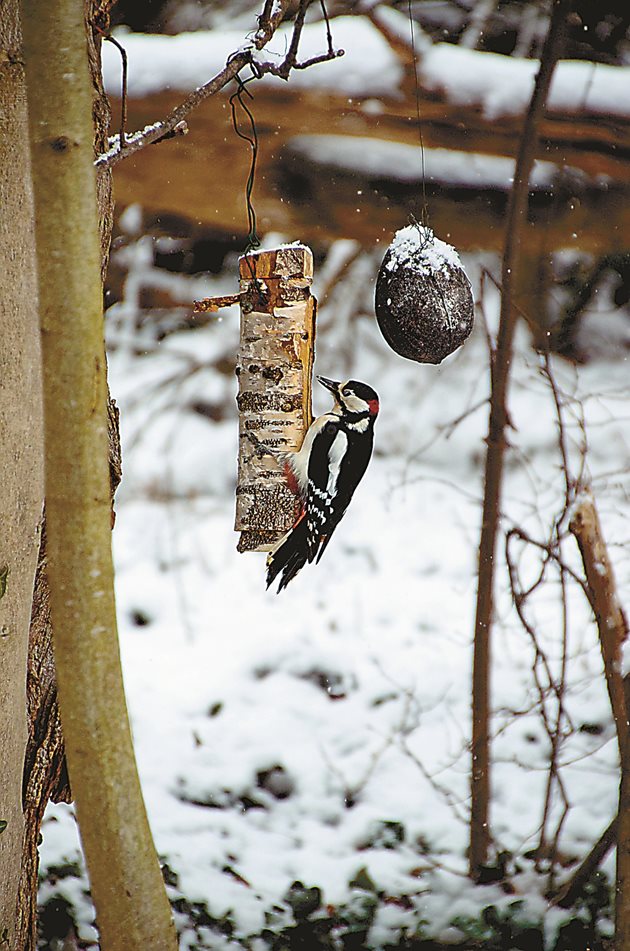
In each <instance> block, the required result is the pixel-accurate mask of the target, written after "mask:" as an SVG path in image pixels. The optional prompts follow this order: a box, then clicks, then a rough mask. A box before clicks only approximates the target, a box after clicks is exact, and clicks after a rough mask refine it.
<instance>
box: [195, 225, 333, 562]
mask: <svg viewBox="0 0 630 951" xmlns="http://www.w3.org/2000/svg"><path fill="white" fill-rule="evenodd" d="M239 274H240V292H239V293H238V294H234V295H229V296H227V297H211V298H207V299H206V300H203V301H196V302H195V311H196V312H197V313H198V312H201V311H211V310H218V309H219V308H221V307H227V306H229V305H231V304H235V303H238V304H239V306H240V310H241V324H240V344H239V351H238V357H237V364H236V375H237V377H238V396H237V405H238V415H239V448H238V476H237V487H236V520H235V530H236V531H237V532H240V539H239V542H238V545H237V548H238V550H239V551H241V552H244V551H268V550H269V549H270V548H272V547H273V545H274V543H275V542H276V541H277V540H278V539H279V538H281V537H282V536H283V535H284V534H285V532H287V531H288V530H289V529H290V528H291V527H292V525H293V523H294V521H295V517H296V506H297V500H296V497H295V495H294V493H293V491H292V490H291V488H290V486H289V484H288V482H287V479H286V475H285V471H284V465H283V462H282V453H284V452H295V451H297V450H298V449H299V448H300V446H301V445H302V441H303V439H304V436H305V434H306V431H307V429H308V427H309V426H310V424H311V421H312V411H311V387H312V372H313V361H314V356H315V315H316V309H317V302H316V300H315V298H314V297H313V295H312V294H311V290H310V288H311V284H312V281H313V254H312V252H311V250H310V249H309V248H307V247H306V246H305V245H302V244H292V245H287V246H284V247H279V248H275V249H273V250H269V251H254V252H251V253H249V254H245V255H243V257H241V259H240V261H239Z"/></svg>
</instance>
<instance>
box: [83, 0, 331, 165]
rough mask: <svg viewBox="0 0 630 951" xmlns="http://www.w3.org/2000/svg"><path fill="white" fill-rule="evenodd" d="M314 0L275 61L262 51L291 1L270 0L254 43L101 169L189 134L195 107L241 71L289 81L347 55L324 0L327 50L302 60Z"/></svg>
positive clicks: (305, 0)
mask: <svg viewBox="0 0 630 951" xmlns="http://www.w3.org/2000/svg"><path fill="white" fill-rule="evenodd" d="M310 3H311V0H300V5H299V7H298V11H297V14H296V17H295V21H294V23H293V29H292V32H291V40H290V43H289V47H288V50H287V52H286V55H285V56H284V58H283V59H282V60H281V61H280V62H279V63H278V62H273V61H272V60H266V59H263V58H261V57H260V55H259V54H260V51H261V50H262V49H263V47H264V46H265V45H266V43H268V42H269V40H270V39H271V38H272V36H273V35H274V33H275V31H276V29H277V27H278V26H279V24H280V22H281V21H282V20H283V18H284V16H285V14H286V12H287V9H288V7H289V0H272V2H270V0H267V2H266V3H265V6H264V8H263V11H262V13H261V15H260V17H259V18H258V30H257V31H256V33H255V34H254V38H253V43H246V44H244V45H242V46H241V47H240V48H238V49H236V50H235V51H234V52H232V53H231V54H230V55H229V56H228V57H227V60H226V61H225V65H224V66H223V68H222V69H220V70H219V72H218V73H216V75H215V76H213V77H212V78H211V79H209V80H208V81H207V82H205V83H203V84H202V85H201V86H198V87H197V88H196V89H194V90H193V92H191V93H190V95H188V96H187V97H186V98H185V99H184V101H183V102H182V103H180V104H179V105H178V106H177V107H176V108H175V109H173V110H172V112H171V113H170V114H169V115H168V116H167V117H166V118H165V119H163V120H161V121H158V122H155V123H152V124H151V125H150V126H147V127H146V128H145V129H143V130H142V131H140V132H135V133H133V134H132V135H130V136H129V137H125V139H124V141H122V142H121V140H120V137H117V138H118V149H116V147H115V144H114V146H113V147H110V148H109V149H108V150H107V152H104V153H102V154H101V155H99V156H98V157H97V159H96V162H95V164H96V166H97V167H98V168H112V167H113V166H114V165H117V164H118V162H120V161H122V159H124V158H128V157H129V156H130V155H133V154H135V153H136V152H139V151H140V149H143V148H146V146H148V145H153V144H154V143H156V142H160V141H162V140H163V139H166V138H170V137H171V136H173V135H180V134H186V131H187V127H186V124H185V122H184V120H185V117H186V116H187V115H188V113H189V112H191V111H192V110H193V109H195V108H196V107H197V106H198V105H199V104H200V103H201V102H203V100H204V99H207V98H209V97H210V96H214V95H216V93H218V92H220V91H221V89H223V88H224V87H225V86H227V84H228V83H229V82H230V81H231V80H233V79H236V78H237V77H239V74H240V72H241V70H243V69H245V68H246V67H249V69H250V71H251V76H249V77H248V79H247V81H249V80H251V79H262V77H263V76H265V75H272V76H277V77H279V78H280V79H285V80H287V79H288V78H289V75H290V73H291V72H292V70H303V69H308V67H309V66H313V65H315V64H316V63H323V62H327V61H328V60H334V59H338V58H339V57H340V56H343V55H344V51H343V50H341V49H335V48H334V45H333V39H332V33H331V30H330V22H329V20H328V15H327V13H326V8H325V5H324V3H323V0H322V2H321V8H322V12H323V15H324V21H325V24H326V38H327V49H326V51H325V52H323V53H319V54H317V55H315V56H311V57H309V58H308V59H305V60H303V61H299V60H298V52H299V47H300V38H301V35H302V30H303V27H304V20H305V17H306V11H307V9H308V7H309V5H310Z"/></svg>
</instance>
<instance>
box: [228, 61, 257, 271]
mask: <svg viewBox="0 0 630 951" xmlns="http://www.w3.org/2000/svg"><path fill="white" fill-rule="evenodd" d="M234 78H235V81H236V83H237V87H236V90H235V91H234V92H233V93H232V95H231V96H230V108H231V110H232V127H233V128H234V131H235V132H236V134H237V135H238V137H239V138H240V139H244V140H245V141H246V142H248V143H249V147H250V149H251V152H252V158H251V164H250V167H249V175H248V176H247V183H246V185H245V202H246V205H247V224H248V227H249V233H248V235H247V247H246V249H245V254H249V252H250V251H254V250H255V249H256V248H259V247H260V238H259V237H258V233H257V231H256V209H255V208H254V204H253V201H252V192H253V190H254V181H255V178H256V162H257V160H258V131H257V129H256V121H255V119H254V116H253V113H252V111H251V109H250V108H249V106H248V105H247V103H246V102H245V101H244V99H243V96H244V95H246V96H249V98H250V99H253V98H254V97H253V96H252V94H251V93H250V92H249V90H248V89H247V88H246V84H247V83H249V82H251V81H252V80H253V79H256V78H257V77H256V76H255V75H254V76H251V77H250V78H249V79H246V80H243V79H241V77H240V76H239V75H238V74H237V75H236V76H235V77H234ZM237 103H238V104H239V106H240V107H241V109H242V111H243V112H244V113H245V115H246V117H247V119H248V120H249V126H250V130H251V134H248V133H247V132H243V131H242V130H241V129H240V128H239V124H238V116H237V113H236V104H237Z"/></svg>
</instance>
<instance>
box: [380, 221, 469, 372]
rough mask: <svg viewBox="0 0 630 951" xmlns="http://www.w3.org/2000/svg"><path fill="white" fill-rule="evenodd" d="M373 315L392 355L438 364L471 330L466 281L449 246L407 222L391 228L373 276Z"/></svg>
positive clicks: (463, 272)
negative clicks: (389, 239)
mask: <svg viewBox="0 0 630 951" xmlns="http://www.w3.org/2000/svg"><path fill="white" fill-rule="evenodd" d="M375 310H376V319H377V321H378V325H379V327H380V330H381V333H382V334H383V336H384V337H385V340H386V341H387V343H388V344H389V346H390V347H391V348H392V350H395V351H396V353H398V354H400V356H402V357H406V358H407V359H408V360H415V361H416V362H418V363H433V364H436V363H441V362H442V360H444V358H445V357H447V356H449V355H450V354H451V353H454V352H455V350H457V349H458V347H461V345H462V344H463V343H464V341H465V340H466V339H467V338H468V336H469V335H470V332H471V330H472V328H473V317H474V301H473V295H472V288H471V286H470V281H469V280H468V278H467V277H466V273H465V271H464V269H463V268H462V265H461V262H460V260H459V255H458V254H457V251H456V250H455V248H453V247H451V245H450V244H446V242H445V241H440V239H439V238H436V237H435V235H434V234H433V231H432V230H431V229H430V228H428V227H425V226H423V225H420V224H412V225H409V226H408V227H407V228H403V229H402V230H401V231H397V232H396V234H395V236H394V240H393V241H392V243H391V245H390V246H389V248H388V250H387V252H386V254H385V257H384V258H383V263H382V264H381V267H380V270H379V272H378V278H377V280H376V294H375Z"/></svg>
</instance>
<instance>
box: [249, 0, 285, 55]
mask: <svg viewBox="0 0 630 951" xmlns="http://www.w3.org/2000/svg"><path fill="white" fill-rule="evenodd" d="M290 6H291V0H265V6H264V7H263V12H262V13H261V14H260V16H259V17H258V29H257V30H256V33H255V35H254V46H255V47H256V49H257V50H261V49H262V48H263V46H266V45H267V43H268V42H269V40H270V39H271V37H272V36H273V34H274V33H275V32H276V30H277V29H278V27H279V26H280V24H281V23H282V21H283V20H284V18H285V16H286V15H287V12H288V10H289V7H290Z"/></svg>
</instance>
